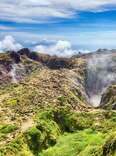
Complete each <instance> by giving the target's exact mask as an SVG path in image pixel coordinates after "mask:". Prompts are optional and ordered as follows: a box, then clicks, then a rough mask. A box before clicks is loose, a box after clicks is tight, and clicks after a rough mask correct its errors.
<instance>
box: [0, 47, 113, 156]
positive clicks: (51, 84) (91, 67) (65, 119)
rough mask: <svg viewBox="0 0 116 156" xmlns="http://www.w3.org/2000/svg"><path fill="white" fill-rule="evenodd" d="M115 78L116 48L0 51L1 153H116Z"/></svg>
mask: <svg viewBox="0 0 116 156" xmlns="http://www.w3.org/2000/svg"><path fill="white" fill-rule="evenodd" d="M105 60H106V61H105ZM115 84H116V52H114V51H107V52H106V53H105V52H104V51H101V50H99V51H97V52H96V53H90V54H80V55H76V56H73V57H71V58H63V57H61V58H59V57H57V56H49V55H45V54H39V53H36V52H31V51H30V50H29V49H27V48H25V49H22V50H20V51H18V52H14V51H9V52H6V53H0V146H1V147H0V155H2V156H7V155H8V156H15V155H17V156H34V155H39V156H77V155H79V156H85V153H87V154H86V155H88V156H94V155H96V156H115V155H116V150H115V149H116V138H115V133H116V112H115V109H116V97H115V95H116V94H115V93H116V87H115ZM96 140H97V142H96Z"/></svg>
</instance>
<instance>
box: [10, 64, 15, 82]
mask: <svg viewBox="0 0 116 156" xmlns="http://www.w3.org/2000/svg"><path fill="white" fill-rule="evenodd" d="M16 66H17V65H16V64H13V65H12V69H11V71H10V73H9V74H10V76H11V78H12V83H17V78H16Z"/></svg>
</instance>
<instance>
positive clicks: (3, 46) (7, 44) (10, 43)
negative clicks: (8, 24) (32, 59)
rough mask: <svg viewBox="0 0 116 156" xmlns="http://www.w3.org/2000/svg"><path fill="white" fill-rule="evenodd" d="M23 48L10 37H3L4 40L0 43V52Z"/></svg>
mask: <svg viewBox="0 0 116 156" xmlns="http://www.w3.org/2000/svg"><path fill="white" fill-rule="evenodd" d="M22 47H23V46H22V45H21V44H19V43H17V42H16V41H15V40H14V38H13V37H12V36H5V38H4V39H3V40H2V41H0V51H8V50H15V51H17V50H19V49H21V48H22Z"/></svg>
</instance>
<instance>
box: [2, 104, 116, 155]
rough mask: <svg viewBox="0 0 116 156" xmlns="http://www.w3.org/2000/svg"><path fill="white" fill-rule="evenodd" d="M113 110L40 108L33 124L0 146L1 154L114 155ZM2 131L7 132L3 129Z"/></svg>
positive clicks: (115, 153)
mask: <svg viewBox="0 0 116 156" xmlns="http://www.w3.org/2000/svg"><path fill="white" fill-rule="evenodd" d="M115 119H116V113H115V112H113V111H110V112H108V111H95V112H73V111H71V110H70V109H69V108H66V107H60V108H49V109H44V110H43V109H41V110H39V112H38V113H37V115H36V117H35V118H34V121H35V124H34V126H32V128H29V129H28V130H27V131H26V132H24V133H22V134H20V135H19V136H17V138H15V139H14V140H13V141H12V142H10V143H9V144H7V145H4V146H2V147H1V148H0V152H1V153H0V154H1V155H2V156H6V153H7V154H8V156H11V155H12V156H15V155H16V156H23V155H24V156H85V155H86V156H115V155H116V137H115V136H116V135H115V134H116V133H115V132H116V120H115ZM5 132H8V131H6V130H5Z"/></svg>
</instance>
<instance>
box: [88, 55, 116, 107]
mask: <svg viewBox="0 0 116 156" xmlns="http://www.w3.org/2000/svg"><path fill="white" fill-rule="evenodd" d="M87 67H88V68H87V81H86V87H87V93H88V95H89V102H90V104H92V105H93V106H99V104H100V101H101V96H102V94H103V92H104V91H105V90H106V88H107V87H108V86H110V85H111V84H113V83H115V82H116V55H115V56H114V57H113V55H111V54H110V53H106V54H95V55H93V56H92V57H91V58H90V59H89V61H88V66H87Z"/></svg>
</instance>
